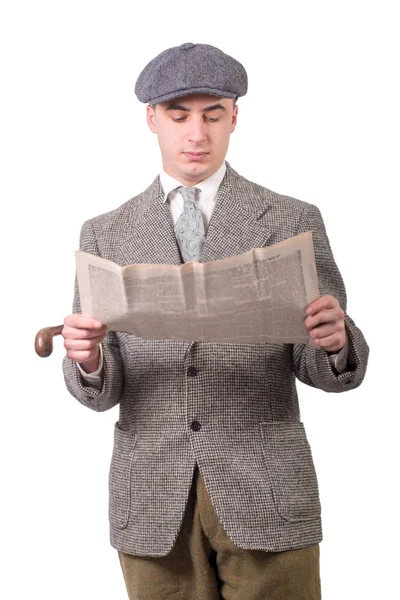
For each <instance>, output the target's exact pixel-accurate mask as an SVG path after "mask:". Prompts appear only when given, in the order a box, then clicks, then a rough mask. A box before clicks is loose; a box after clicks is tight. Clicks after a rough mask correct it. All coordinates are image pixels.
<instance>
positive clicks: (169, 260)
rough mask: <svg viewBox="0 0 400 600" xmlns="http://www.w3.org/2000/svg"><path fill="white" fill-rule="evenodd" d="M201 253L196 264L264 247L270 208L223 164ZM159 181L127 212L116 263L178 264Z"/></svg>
mask: <svg viewBox="0 0 400 600" xmlns="http://www.w3.org/2000/svg"><path fill="white" fill-rule="evenodd" d="M226 166H227V170H226V173H225V177H224V179H223V180H222V183H221V185H220V187H219V190H218V194H217V197H216V203H215V208H214V212H213V214H212V217H211V220H210V223H209V226H208V230H207V234H206V239H205V243H204V248H203V254H202V257H201V262H203V263H204V262H209V261H211V260H218V259H222V258H227V257H229V256H235V255H237V254H242V253H243V252H247V251H248V250H251V249H252V248H261V247H263V246H265V245H266V244H267V241H268V238H269V237H270V235H271V227H270V223H269V219H268V217H269V214H268V213H269V209H270V203H269V201H268V199H266V198H265V195H262V194H261V193H259V192H258V189H257V186H256V185H255V184H252V183H251V182H249V181H247V180H246V179H244V178H243V177H241V176H240V175H239V174H238V173H236V171H234V170H233V169H232V167H231V166H230V165H229V163H226ZM163 200H164V192H163V189H162V186H161V183H160V178H159V176H157V177H156V179H155V180H154V182H153V183H152V184H151V185H150V186H149V187H148V188H147V190H145V191H144V192H143V194H141V196H140V197H139V198H138V199H136V200H134V201H131V203H130V204H128V207H127V215H126V218H125V229H126V231H125V235H124V241H123V243H122V244H121V246H120V248H119V250H118V251H117V253H116V257H115V262H116V263H117V264H119V265H121V266H122V265H129V264H135V263H136V264H138V263H142V264H173V265H180V264H182V259H181V256H180V253H179V248H178V244H177V241H176V237H175V231H174V225H173V222H172V218H171V213H170V210H169V206H168V204H167V203H165V202H164V201H163Z"/></svg>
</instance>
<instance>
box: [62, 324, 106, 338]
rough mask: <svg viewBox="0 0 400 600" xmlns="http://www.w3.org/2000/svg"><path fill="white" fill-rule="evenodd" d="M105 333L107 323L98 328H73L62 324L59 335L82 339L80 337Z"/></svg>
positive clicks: (92, 336) (91, 336)
mask: <svg viewBox="0 0 400 600" xmlns="http://www.w3.org/2000/svg"><path fill="white" fill-rule="evenodd" d="M105 333H107V325H103V326H102V327H101V328H100V329H75V328H74V327H69V326H68V325H67V326H66V325H64V327H63V330H62V332H61V335H62V336H63V337H64V338H65V339H72V340H82V339H93V338H94V337H97V336H99V335H102V336H104V334H105Z"/></svg>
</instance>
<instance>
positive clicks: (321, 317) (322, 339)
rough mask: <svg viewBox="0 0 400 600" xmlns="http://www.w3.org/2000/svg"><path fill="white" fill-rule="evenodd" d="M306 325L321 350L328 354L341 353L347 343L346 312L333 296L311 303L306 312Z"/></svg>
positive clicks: (323, 297) (326, 296)
mask: <svg viewBox="0 0 400 600" xmlns="http://www.w3.org/2000/svg"><path fill="white" fill-rule="evenodd" d="M305 312H306V315H307V317H306V320H305V321H304V325H305V327H306V329H307V331H308V335H309V336H310V337H311V338H312V339H313V340H314V342H315V343H316V344H317V346H319V347H320V348H324V349H325V350H327V351H328V352H335V351H336V352H339V350H341V349H342V348H343V346H344V345H345V343H346V329H345V325H344V311H343V310H342V309H341V308H340V304H339V302H338V300H336V298H334V297H333V296H328V295H325V296H321V297H320V298H317V300H314V302H311V304H309V305H308V306H307V308H306V310H305Z"/></svg>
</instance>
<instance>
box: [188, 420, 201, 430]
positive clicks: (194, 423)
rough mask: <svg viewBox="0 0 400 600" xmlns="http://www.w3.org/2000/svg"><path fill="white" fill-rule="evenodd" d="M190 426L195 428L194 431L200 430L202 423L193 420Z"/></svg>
mask: <svg viewBox="0 0 400 600" xmlns="http://www.w3.org/2000/svg"><path fill="white" fill-rule="evenodd" d="M190 428H191V429H193V431H200V429H201V423H199V422H198V421H192V424H191V425H190Z"/></svg>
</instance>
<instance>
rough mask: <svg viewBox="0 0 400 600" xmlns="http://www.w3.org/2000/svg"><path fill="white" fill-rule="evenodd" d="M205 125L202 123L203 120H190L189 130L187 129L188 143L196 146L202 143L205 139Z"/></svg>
mask: <svg viewBox="0 0 400 600" xmlns="http://www.w3.org/2000/svg"><path fill="white" fill-rule="evenodd" d="M205 128H206V124H205V123H204V121H203V118H200V119H192V120H191V122H190V129H189V135H188V138H189V141H190V142H195V143H196V144H198V143H199V142H202V141H203V140H205V138H206V129H205Z"/></svg>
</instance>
